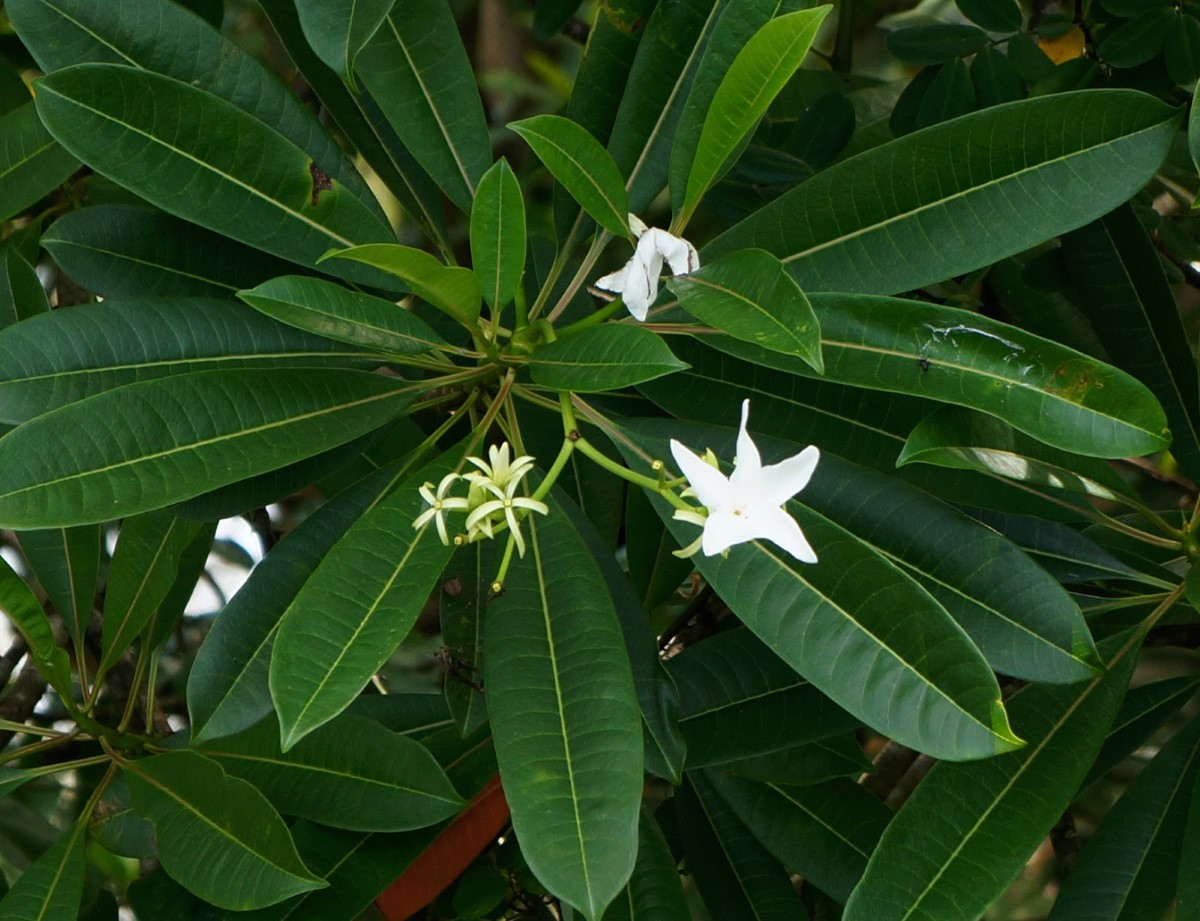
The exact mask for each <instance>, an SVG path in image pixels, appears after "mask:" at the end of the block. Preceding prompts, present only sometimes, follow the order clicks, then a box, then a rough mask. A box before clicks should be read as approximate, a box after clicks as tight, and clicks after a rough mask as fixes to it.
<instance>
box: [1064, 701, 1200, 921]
mask: <svg viewBox="0 0 1200 921" xmlns="http://www.w3.org/2000/svg"><path fill="white" fill-rule="evenodd" d="M1198 743H1200V719H1196V718H1193V719H1192V720H1191V721H1190V722H1189V723H1187V724H1186V725H1185V726H1183V728H1181V729H1180V730H1178V731H1177V732H1176V733H1175V734H1174V735H1173V736H1172V737H1171V739H1170V741H1169V742H1167V743H1166V744H1165V745H1163V747H1162V748H1161V749H1160V750H1159V752H1158V754H1156V755H1155V756H1154V758H1153V760H1151V762H1150V763H1149V764H1147V765H1146V767H1145V768H1144V769H1143V770H1142V772H1141V773H1140V774H1139V775H1138V777H1137V780H1135V781H1134V782H1133V783H1132V784H1130V785H1129V787H1128V789H1126V791H1125V792H1124V793H1123V794H1121V798H1120V799H1119V800H1118V801H1117V803H1116V805H1115V806H1113V807H1112V809H1110V810H1109V811H1108V815H1106V816H1105V817H1104V819H1103V820H1102V821H1101V823H1100V827H1099V829H1097V831H1096V833H1095V834H1094V835H1092V837H1091V838H1090V839H1089V840H1088V842H1087V844H1086V845H1085V846H1084V848H1083V856H1082V857H1081V858H1080V860H1079V862H1078V863H1077V864H1076V865H1075V867H1074V868H1073V869H1072V870H1071V875H1070V876H1069V877H1067V879H1066V881H1065V882H1064V883H1063V887H1062V889H1061V890H1059V893H1058V898H1056V899H1055V901H1054V910H1053V911H1052V912H1050V917H1051V918H1052V919H1054V921H1073V919H1089V921H1090V919H1092V918H1121V917H1126V918H1128V917H1138V918H1159V917H1162V915H1163V914H1165V913H1166V910H1167V907H1168V906H1169V904H1170V903H1171V899H1172V897H1173V895H1174V886H1175V880H1176V877H1177V875H1178V872H1179V871H1178V867H1179V863H1178V861H1179V856H1180V852H1181V849H1182V847H1183V839H1184V835H1185V833H1186V832H1187V820H1188V807H1189V803H1190V800H1191V796H1192V787H1193V786H1194V784H1195V780H1196V777H1197V769H1198V768H1200V744H1198ZM1191 869H1192V870H1194V869H1195V868H1194V867H1192V868H1191Z"/></svg>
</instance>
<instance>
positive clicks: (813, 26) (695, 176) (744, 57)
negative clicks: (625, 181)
mask: <svg viewBox="0 0 1200 921" xmlns="http://www.w3.org/2000/svg"><path fill="white" fill-rule="evenodd" d="M831 9H833V7H832V6H829V5H826V6H821V7H817V8H816V9H815V10H801V11H799V12H796V13H788V14H786V15H783V16H780V17H778V18H776V19H772V20H771V21H770V22H768V23H767V24H766V25H764V26H763V27H762V28H761V29H759V30H758V31H757V32H756V33H755V34H754V36H753V37H752V38H751V39H750V41H748V42H747V43H746V45H745V47H744V48H742V50H741V51H739V52H738V56H737V57H736V58H734V60H733V63H732V64H731V65H730V67H729V70H728V71H727V72H726V73H725V76H724V78H723V79H722V80H721V84H720V86H719V87H717V92H716V94H715V95H714V96H713V97H712V102H711V104H710V105H709V108H708V114H707V115H706V116H705V118H704V127H703V128H702V129H701V131H700V140H699V142H698V143H697V145H696V155H695V158H694V159H693V161H692V168H691V172H690V173H689V174H688V181H687V192H686V193H685V195H684V200H683V210H682V212H681V213H682V216H683V220H684V221H686V219H687V217H688V216H690V215H691V213H692V212H693V211H694V210H695V208H696V205H697V204H698V203H699V201H700V199H701V198H702V197H703V196H704V193H705V192H706V191H708V189H709V188H710V187H711V186H712V184H713V183H714V182H716V181H717V179H718V178H720V174H721V170H722V168H723V167H724V166H725V164H726V163H727V162H728V160H729V158H730V157H731V156H732V155H733V154H734V152H735V151H736V150H737V148H738V146H739V145H740V144H741V142H742V140H743V139H744V138H746V137H747V136H748V135H749V134H750V132H751V131H752V130H753V129H754V126H755V125H756V124H758V121H759V119H761V118H762V117H763V115H764V114H765V113H766V111H767V108H768V107H769V106H770V105H771V102H772V101H773V100H774V99H775V97H776V96H777V95H778V94H779V91H780V90H782V89H783V87H784V85H785V84H786V83H787V81H788V80H789V79H791V76H792V74H793V73H795V71H796V70H797V69H798V68H799V67H800V62H801V61H803V60H804V57H805V55H807V54H808V49H809V47H811V45H812V43H813V39H815V38H816V37H817V29H818V28H819V27H820V25H821V22H822V20H824V19H825V17H826V16H827V15H828V14H829V11H830V10H831Z"/></svg>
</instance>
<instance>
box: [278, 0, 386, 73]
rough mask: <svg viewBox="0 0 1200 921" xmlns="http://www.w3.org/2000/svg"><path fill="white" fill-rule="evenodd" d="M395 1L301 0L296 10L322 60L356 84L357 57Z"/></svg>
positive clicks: (308, 37)
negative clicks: (355, 65)
mask: <svg viewBox="0 0 1200 921" xmlns="http://www.w3.org/2000/svg"><path fill="white" fill-rule="evenodd" d="M394 3H395V0H333V2H330V0H299V2H298V3H297V4H296V12H297V13H298V14H299V15H300V24H301V26H303V28H304V35H305V37H306V38H307V39H308V42H309V44H310V45H312V47H313V51H315V52H316V53H317V57H319V58H320V59H321V60H322V61H324V62H325V63H326V64H327V65H328V66H329V67H330V68H331V69H332V70H334V71H336V72H337V73H338V75H340V76H341V77H342V78H343V79H344V80H347V81H348V82H349V83H351V84H353V83H354V59H355V58H356V57H358V52H360V51H361V50H362V48H363V45H365V44H366V43H367V42H368V41H370V39H371V36H372V35H374V34H375V30H376V29H378V28H379V25H380V23H382V22H383V20H384V18H385V17H386V16H387V14H388V13H389V12H391V9H392V6H393V4H394Z"/></svg>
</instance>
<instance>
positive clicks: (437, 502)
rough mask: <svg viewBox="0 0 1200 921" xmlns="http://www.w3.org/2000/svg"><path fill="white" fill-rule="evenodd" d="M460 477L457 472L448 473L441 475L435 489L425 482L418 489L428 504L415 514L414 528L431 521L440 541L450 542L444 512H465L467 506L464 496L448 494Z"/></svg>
mask: <svg viewBox="0 0 1200 921" xmlns="http://www.w3.org/2000/svg"><path fill="white" fill-rule="evenodd" d="M461 479H462V477H461V476H459V475H458V474H457V473H448V474H446V475H445V476H444V477H442V481H441V482H440V483H438V485H437V489H436V490H435V489H434V488H433V484H432V483H426V484H425V485H424V486H422V487H421V488H420V489H419V490H418V492H420V494H421V498H422V499H424V500H425V501H426V502H427V503H428V504H429V508H427V509H425V511H423V512H422V513H421V514H420V515H418V516H417V518H416V520H415V521H414V522H413V527H414V528H423V527H424V526H425V525H426V524H428V523H429V522H430V521H433V522H434V523H435V524H436V525H437V532H438V537H440V538H441V539H442V543H443V544H449V543H450V535H449V534H448V533H447V531H446V513H447V512H465V511H468V508H469V506H468V504H467V499H466V497H465V496H451V495H449V492H450V489H451V487H452V486H454V484H455V483H457V482H458V481H459V480H461Z"/></svg>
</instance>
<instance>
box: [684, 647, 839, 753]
mask: <svg viewBox="0 0 1200 921" xmlns="http://www.w3.org/2000/svg"><path fill="white" fill-rule="evenodd" d="M667 671H668V672H669V673H670V675H671V677H672V678H673V679H674V681H675V684H676V686H677V687H678V688H679V704H680V717H679V728H680V729H681V730H682V731H683V736H684V738H685V739H686V740H687V763H688V767H689V768H695V767H703V766H705V765H710V764H719V763H722V762H727V761H732V760H734V759H738V758H746V757H753V756H755V755H761V754H764V753H768V752H774V751H779V750H781V749H784V748H788V747H790V746H793V745H796V744H798V743H801V742H809V741H813V740H815V739H821V738H828V737H829V736H833V735H836V734H837V733H839V732H846V731H849V730H852V729H854V728H855V727H856V726H857V725H858V721H857V720H856V719H855V718H854V717H852V716H851V715H850V714H848V713H847V712H846V711H845V710H843V709H842V708H841V707H838V706H837V705H836V704H834V703H833V702H832V701H831V700H830V699H829V698H828V697H826V696H825V695H824V694H822V693H821V692H820V691H818V690H817V689H816V688H815V687H813V686H812V685H811V684H809V683H808V682H807V681H805V680H804V679H803V678H801V677H800V676H799V675H798V674H796V672H795V670H794V669H792V667H791V666H789V665H788V664H787V663H786V662H784V661H783V660H782V659H780V658H779V656H777V655H776V654H775V653H774V652H772V651H771V649H770V648H769V647H768V646H766V645H765V644H764V643H763V642H762V640H760V639H759V638H758V637H756V636H755V635H754V634H753V633H751V632H750V631H749V630H746V629H738V630H730V631H725V632H722V633H718V634H717V635H716V636H714V637H710V638H709V639H706V640H704V641H703V642H700V643H697V644H696V645H694V646H689V647H688V648H687V649H685V650H684V651H683V652H681V653H679V654H678V655H675V656H672V657H671V658H670V659H668V660H667Z"/></svg>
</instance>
